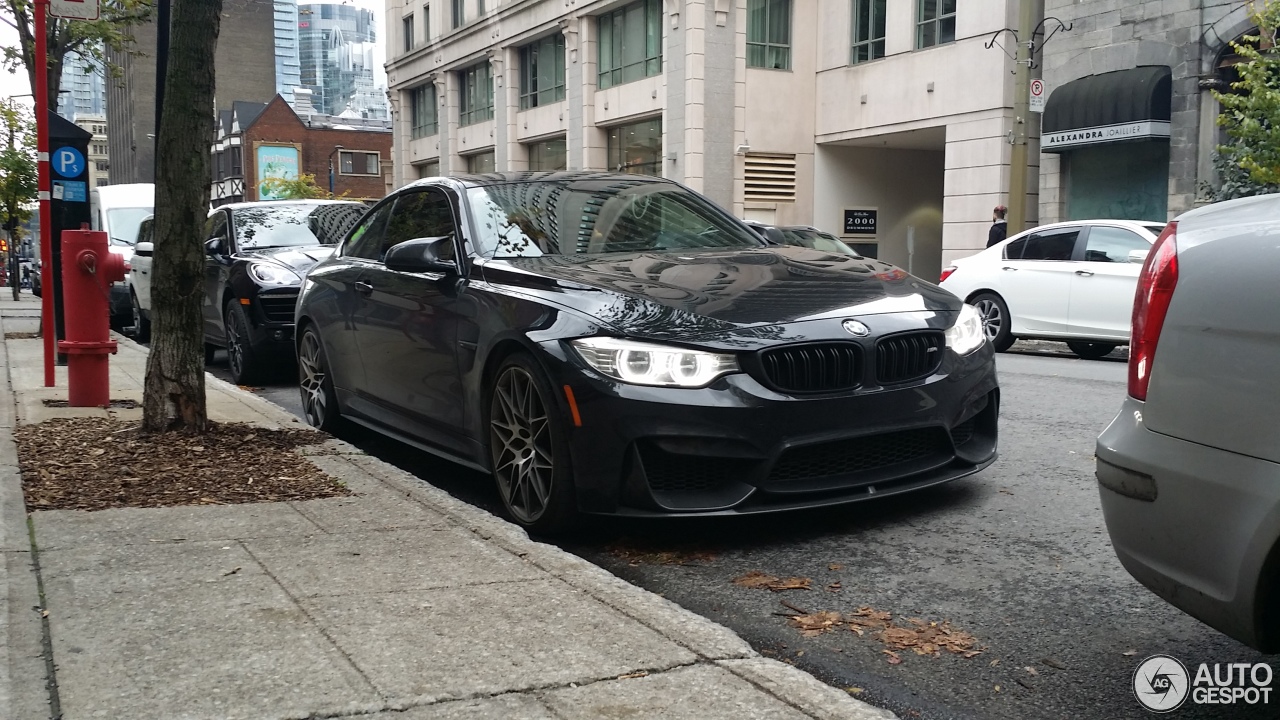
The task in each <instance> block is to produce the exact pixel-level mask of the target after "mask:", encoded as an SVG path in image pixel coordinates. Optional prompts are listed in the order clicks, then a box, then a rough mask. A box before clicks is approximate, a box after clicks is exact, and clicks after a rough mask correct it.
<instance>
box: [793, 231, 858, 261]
mask: <svg viewBox="0 0 1280 720" xmlns="http://www.w3.org/2000/svg"><path fill="white" fill-rule="evenodd" d="M782 237H783V239H785V240H786V241H787V244H788V245H799V246H801V247H807V248H812V249H814V250H822V251H823V252H829V253H834V254H836V255H853V256H854V257H861V256H859V255H858V253H856V252H854V250H853V248H851V247H849V246H848V245H846V244H844V241H842V240H841V239H840V238H838V237H836V236H835V235H829V234H827V233H824V232H822V231H820V230H799V229H791V228H783V229H782Z"/></svg>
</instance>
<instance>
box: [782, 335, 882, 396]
mask: <svg viewBox="0 0 1280 720" xmlns="http://www.w3.org/2000/svg"><path fill="white" fill-rule="evenodd" d="M760 365H761V367H762V368H763V369H764V374H765V377H767V378H768V380H769V382H770V383H771V384H772V385H773V386H774V387H775V388H777V389H779V390H783V391H786V392H833V391H836V390H849V389H851V388H855V387H857V386H858V385H860V384H861V381H862V348H860V347H858V346H857V345H854V344H852V343H828V344H824V345H793V346H790V347H782V348H776V349H773V350H765V351H764V352H762V353H760Z"/></svg>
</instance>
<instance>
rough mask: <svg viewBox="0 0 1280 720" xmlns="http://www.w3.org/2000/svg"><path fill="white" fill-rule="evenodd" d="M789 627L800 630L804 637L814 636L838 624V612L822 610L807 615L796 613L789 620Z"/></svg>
mask: <svg viewBox="0 0 1280 720" xmlns="http://www.w3.org/2000/svg"><path fill="white" fill-rule="evenodd" d="M790 623H791V627H794V628H797V629H798V630H800V634H802V635H804V636H805V637H815V636H817V635H821V634H822V633H824V632H827V631H828V630H830V629H832V628H834V627H836V626H837V625H839V624H840V613H838V612H831V611H829V610H824V611H822V612H816V613H811V614H809V615H796V616H795V617H793V618H791V620H790Z"/></svg>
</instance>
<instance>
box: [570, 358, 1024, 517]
mask: <svg viewBox="0 0 1280 720" xmlns="http://www.w3.org/2000/svg"><path fill="white" fill-rule="evenodd" d="M947 355H948V357H947V359H946V360H945V361H944V362H943V363H942V365H941V367H939V368H938V369H937V371H936V372H934V373H933V374H932V375H931V376H929V377H927V378H924V379H922V380H919V381H917V382H913V383H907V384H905V385H903V386H897V387H892V388H875V387H871V388H864V389H859V390H856V391H851V392H846V393H841V394H830V395H818V396H797V395H788V394H783V393H780V392H775V391H774V390H771V389H769V388H768V387H766V386H764V385H763V384H761V383H760V382H758V381H757V380H756V379H755V378H754V377H753V376H752V375H751V374H746V373H743V374H734V375H728V376H725V377H723V378H721V379H719V380H717V381H716V382H715V383H713V384H712V385H710V386H709V387H706V388H701V389H692V390H691V389H678V388H658V387H642V386H636V385H629V384H625V383H618V382H614V381H612V380H609V379H607V378H603V377H601V376H599V375H596V374H594V373H592V372H591V371H589V370H585V369H584V368H583V367H582V365H581V364H580V363H579V362H577V361H575V358H574V357H573V355H572V353H571V352H570V353H566V354H564V355H561V357H560V358H559V359H555V358H552V362H551V365H552V367H551V370H552V379H553V387H556V388H558V389H559V388H561V387H563V386H569V387H570V388H572V391H573V395H574V397H575V399H576V402H577V404H578V408H579V414H580V417H581V422H582V425H581V427H571V428H570V429H569V430H570V432H569V444H570V454H571V456H572V461H573V467H574V477H575V483H576V485H577V488H578V494H579V506H580V508H581V509H582V510H583V511H584V512H590V513H605V514H620V515H640V516H646V515H671V514H680V515H737V514H748V513H761V512H772V511H778V510H788V509H794V508H800V507H814V506H821V505H835V504H841V503H848V502H855V501H859V500H866V499H870V498H873V497H882V496H886V495H892V494H898V493H902V492H906V491H910V490H917V489H920V488H924V487H928V486H930V485H936V484H939V483H944V482H948V481H950V480H955V479H957V478H961V477H964V476H966V475H970V474H972V473H975V472H977V471H979V470H981V469H983V468H985V467H986V466H987V465H990V464H991V463H992V462H993V461H994V460H995V457H996V444H997V435H998V431H997V419H998V415H999V403H1000V394H999V389H998V387H997V383H996V373H995V362H994V356H993V353H992V351H991V349H990V346H989V345H988V346H984V348H983V349H982V350H980V351H978V352H975V353H973V354H972V355H971V356H969V357H966V358H961V357H958V356H955V355H954V354H952V353H950V352H949V351H948V352H947ZM560 400H561V401H562V402H563V401H564V397H561V398H560Z"/></svg>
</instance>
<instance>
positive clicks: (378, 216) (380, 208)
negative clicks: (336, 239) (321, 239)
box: [337, 197, 397, 263]
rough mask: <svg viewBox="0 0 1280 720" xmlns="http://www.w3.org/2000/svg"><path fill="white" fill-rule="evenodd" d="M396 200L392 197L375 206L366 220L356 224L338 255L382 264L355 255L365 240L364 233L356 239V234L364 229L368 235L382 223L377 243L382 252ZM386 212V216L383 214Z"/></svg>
mask: <svg viewBox="0 0 1280 720" xmlns="http://www.w3.org/2000/svg"><path fill="white" fill-rule="evenodd" d="M396 200H397V198H396V197H391V198H387V199H386V200H385V201H383V202H381V203H379V204H377V205H375V206H374V207H373V209H372V210H370V211H369V214H368V215H365V217H364V219H362V220H361V221H360V222H358V223H356V224H355V227H353V228H351V232H349V233H347V236H346V237H345V238H343V239H342V245H341V246H340V247H339V248H338V250H337V254H338V255H339V256H341V257H345V258H356V259H358V260H364V261H366V262H375V263H376V262H382V260H381V259H380V258H372V257H369V256H368V255H357V254H355V252H354V251H355V250H356V249H358V247H359V242H360V241H361V240H363V239H364V233H360V237H356V233H357V232H358V231H359V230H360V229H361V228H364V229H365V232H366V233H367V232H368V231H369V228H371V227H372V226H373V225H374V223H381V224H382V236H381V237H380V238H378V242H377V247H378V249H379V251H381V248H382V241H383V240H385V239H386V236H387V221H388V220H390V218H391V211H392V210H394V209H395V204H396ZM384 212H385V214H383V213H384ZM353 243H354V244H356V247H352V244H353Z"/></svg>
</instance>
